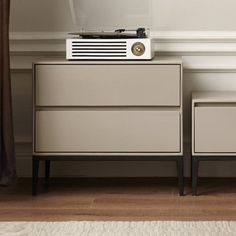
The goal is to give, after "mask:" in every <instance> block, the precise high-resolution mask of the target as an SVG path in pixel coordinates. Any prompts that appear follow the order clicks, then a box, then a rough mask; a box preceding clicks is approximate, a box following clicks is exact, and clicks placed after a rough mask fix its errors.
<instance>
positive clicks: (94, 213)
mask: <svg viewBox="0 0 236 236" xmlns="http://www.w3.org/2000/svg"><path fill="white" fill-rule="evenodd" d="M40 181H41V182H40V188H39V195H38V196H37V197H32V196H31V180H30V179H20V180H19V181H18V184H17V185H16V186H15V187H10V188H3V187H1V188H0V220H1V221H25V220H27V221H68V220H236V179H201V180H200V182H199V194H201V195H200V196H197V197H193V196H191V193H190V187H189V181H188V180H187V181H186V182H187V183H186V188H185V192H186V196H184V197H180V196H178V188H177V180H176V179H175V178H173V179H166V178H164V179H163V178H157V179H143V178H135V179H69V178H68V179H51V180H50V186H49V187H46V186H45V185H44V183H43V180H40Z"/></svg>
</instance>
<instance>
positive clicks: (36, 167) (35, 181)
mask: <svg viewBox="0 0 236 236" xmlns="http://www.w3.org/2000/svg"><path fill="white" fill-rule="evenodd" d="M32 170H33V173H32V195H33V196H36V195H37V187H38V174H39V159H38V158H37V157H35V156H34V157H33V166H32Z"/></svg>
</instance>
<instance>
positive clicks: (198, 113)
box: [192, 91, 236, 195]
mask: <svg viewBox="0 0 236 236" xmlns="http://www.w3.org/2000/svg"><path fill="white" fill-rule="evenodd" d="M200 161H236V92H234V91H233V92H229V91H226V92H222V91H221V92H220V91H219V92H218V91H215V92H198V93H193V95H192V190H193V195H197V178H198V168H199V162H200Z"/></svg>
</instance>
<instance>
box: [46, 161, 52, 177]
mask: <svg viewBox="0 0 236 236" xmlns="http://www.w3.org/2000/svg"><path fill="white" fill-rule="evenodd" d="M50 163H51V162H50V160H46V161H45V178H46V179H49V177H50Z"/></svg>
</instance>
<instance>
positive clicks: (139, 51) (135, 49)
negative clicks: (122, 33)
mask: <svg viewBox="0 0 236 236" xmlns="http://www.w3.org/2000/svg"><path fill="white" fill-rule="evenodd" d="M131 50H132V53H133V54H134V55H135V56H142V55H143V54H144V52H145V46H144V44H143V43H141V42H137V43H135V44H134V45H133V46H132V48H131Z"/></svg>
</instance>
